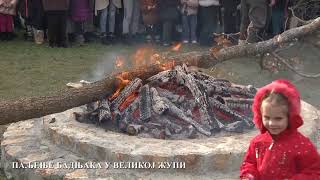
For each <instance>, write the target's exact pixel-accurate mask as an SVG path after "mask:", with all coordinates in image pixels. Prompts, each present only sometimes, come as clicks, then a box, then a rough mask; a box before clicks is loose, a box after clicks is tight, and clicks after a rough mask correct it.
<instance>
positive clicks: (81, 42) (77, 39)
mask: <svg viewBox="0 0 320 180" xmlns="http://www.w3.org/2000/svg"><path fill="white" fill-rule="evenodd" d="M84 42H85V39H84V37H83V35H82V34H79V35H77V36H76V37H75V43H76V45H79V46H83V45H84Z"/></svg>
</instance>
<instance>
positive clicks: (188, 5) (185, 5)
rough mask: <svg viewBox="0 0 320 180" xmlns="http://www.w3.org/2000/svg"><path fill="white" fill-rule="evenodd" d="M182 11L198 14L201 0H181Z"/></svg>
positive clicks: (187, 13) (186, 13) (185, 13)
mask: <svg viewBox="0 0 320 180" xmlns="http://www.w3.org/2000/svg"><path fill="white" fill-rule="evenodd" d="M180 2H181V13H182V14H184V15H196V14H197V13H198V6H199V0H180Z"/></svg>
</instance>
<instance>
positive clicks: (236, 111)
mask: <svg viewBox="0 0 320 180" xmlns="http://www.w3.org/2000/svg"><path fill="white" fill-rule="evenodd" d="M180 47H181V44H178V45H177V46H175V47H173V49H172V50H173V51H177V50H178V49H179V48H180ZM133 57H134V58H133V59H134V63H135V64H137V65H145V63H147V62H148V63H154V64H158V65H159V66H160V67H161V68H162V69H163V71H161V72H160V73H158V74H156V75H154V76H151V77H149V78H148V79H147V80H146V81H145V82H143V81H142V80H141V79H139V78H134V79H132V80H129V79H128V73H126V72H122V73H119V74H117V79H118V81H119V83H118V84H117V90H116V91H115V92H114V93H113V94H112V95H111V96H108V97H105V98H103V99H101V100H99V101H97V102H92V103H89V104H87V105H86V109H85V110H84V112H83V113H75V119H76V120H77V121H79V122H87V123H88V122H89V123H95V124H97V125H99V126H101V127H106V126H104V125H107V126H111V125H112V126H113V127H115V130H117V131H120V132H124V133H127V134H129V135H136V136H140V137H150V138H158V139H187V138H199V137H209V136H213V135H216V134H218V133H219V132H221V131H224V132H232V133H241V132H244V131H245V130H249V129H251V128H252V127H253V126H254V125H253V122H252V114H251V105H252V102H253V97H254V95H255V93H256V88H254V87H253V86H251V85H249V86H240V85H236V84H234V83H231V82H230V81H228V80H226V79H221V78H215V77H213V76H210V75H208V74H206V73H204V72H203V71H201V70H200V69H198V68H194V67H188V66H187V65H186V64H183V65H175V63H174V62H165V63H164V62H163V61H164V60H163V59H162V56H161V55H159V54H157V53H155V52H154V51H150V50H146V49H139V50H138V51H137V52H136V53H135V54H134V55H133ZM146 59H147V61H146ZM115 65H116V68H118V69H119V68H121V67H122V66H123V65H124V60H123V58H120V57H118V58H117V59H116V63H115Z"/></svg>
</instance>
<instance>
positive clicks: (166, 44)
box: [162, 43, 170, 47]
mask: <svg viewBox="0 0 320 180" xmlns="http://www.w3.org/2000/svg"><path fill="white" fill-rule="evenodd" d="M162 46H165V47H168V46H170V44H169V43H162Z"/></svg>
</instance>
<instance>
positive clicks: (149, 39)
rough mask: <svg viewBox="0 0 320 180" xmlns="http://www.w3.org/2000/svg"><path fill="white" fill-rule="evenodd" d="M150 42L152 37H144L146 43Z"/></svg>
mask: <svg viewBox="0 0 320 180" xmlns="http://www.w3.org/2000/svg"><path fill="white" fill-rule="evenodd" d="M151 40H152V37H151V35H150V34H148V35H147V36H146V41H147V42H151Z"/></svg>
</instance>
